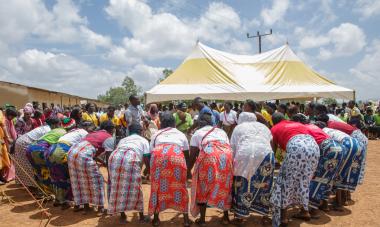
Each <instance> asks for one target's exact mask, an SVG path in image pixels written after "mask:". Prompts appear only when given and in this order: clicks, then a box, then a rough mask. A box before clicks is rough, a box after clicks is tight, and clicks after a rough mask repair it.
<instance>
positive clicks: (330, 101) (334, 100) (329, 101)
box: [323, 98, 338, 105]
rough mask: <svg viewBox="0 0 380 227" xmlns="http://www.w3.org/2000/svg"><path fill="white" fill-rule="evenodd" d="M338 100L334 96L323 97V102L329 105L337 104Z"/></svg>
mask: <svg viewBox="0 0 380 227" xmlns="http://www.w3.org/2000/svg"><path fill="white" fill-rule="evenodd" d="M337 103H338V102H337V101H336V99H334V98H325V99H323V104H325V105H331V104H337Z"/></svg>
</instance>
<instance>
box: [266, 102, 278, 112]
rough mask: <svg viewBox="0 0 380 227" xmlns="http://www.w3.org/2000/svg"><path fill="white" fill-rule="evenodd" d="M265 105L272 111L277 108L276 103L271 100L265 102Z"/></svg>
mask: <svg viewBox="0 0 380 227" xmlns="http://www.w3.org/2000/svg"><path fill="white" fill-rule="evenodd" d="M266 105H267V106H269V107H270V108H271V109H272V110H273V111H275V110H277V106H276V104H274V103H272V102H267V103H266Z"/></svg>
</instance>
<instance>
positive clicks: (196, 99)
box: [193, 97, 202, 104]
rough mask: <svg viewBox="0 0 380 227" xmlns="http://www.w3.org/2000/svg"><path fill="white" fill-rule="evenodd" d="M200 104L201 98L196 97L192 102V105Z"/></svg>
mask: <svg viewBox="0 0 380 227" xmlns="http://www.w3.org/2000/svg"><path fill="white" fill-rule="evenodd" d="M201 102H202V98H201V97H196V98H195V99H194V101H193V103H194V104H199V103H201Z"/></svg>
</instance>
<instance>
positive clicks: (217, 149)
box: [191, 141, 233, 217]
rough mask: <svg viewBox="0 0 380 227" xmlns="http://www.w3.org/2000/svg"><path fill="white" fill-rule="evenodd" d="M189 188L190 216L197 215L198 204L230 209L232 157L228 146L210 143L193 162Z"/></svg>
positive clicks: (214, 142) (216, 142)
mask: <svg viewBox="0 0 380 227" xmlns="http://www.w3.org/2000/svg"><path fill="white" fill-rule="evenodd" d="M192 180H193V181H192V187H191V214H192V215H193V216H194V217H196V216H198V214H199V207H198V204H200V203H204V204H207V206H209V207H216V208H219V209H221V210H223V211H225V210H229V209H230V208H231V190H232V182H233V157H232V150H231V147H230V145H228V144H226V143H221V142H219V141H210V142H208V143H207V144H206V145H205V146H204V148H203V149H202V150H201V151H200V153H199V157H198V158H197V161H196V162H195V167H194V173H193V179H192Z"/></svg>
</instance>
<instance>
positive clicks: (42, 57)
mask: <svg viewBox="0 0 380 227" xmlns="http://www.w3.org/2000/svg"><path fill="white" fill-rule="evenodd" d="M2 68H3V70H2V71H0V73H1V75H0V77H1V78H2V79H4V80H7V81H11V82H15V83H22V84H27V85H29V86H36V87H41V88H47V89H50V90H56V91H62V92H68V93H72V94H76V95H80V96H84V97H91V98H96V95H97V94H100V93H104V92H105V91H106V90H107V89H108V88H109V87H110V86H119V85H120V84H121V82H122V80H123V78H124V76H125V73H122V72H118V71H111V70H108V69H104V68H96V67H94V66H91V65H88V64H86V63H84V62H81V61H80V60H78V59H76V58H75V57H73V56H70V55H66V54H54V53H50V52H44V51H40V50H37V49H28V50H25V51H24V52H22V53H21V54H19V55H18V56H14V57H10V58H8V59H7V61H6V64H5V65H4V66H3V67H2Z"/></svg>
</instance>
